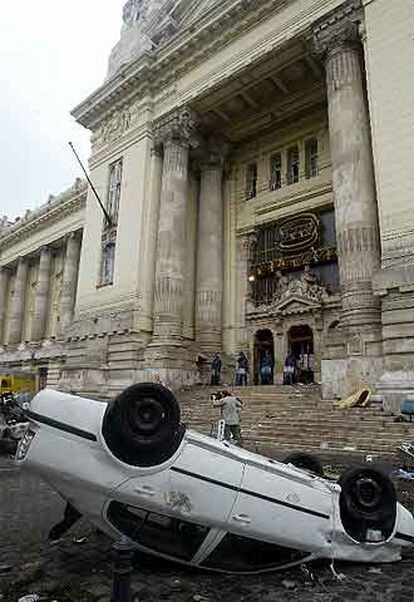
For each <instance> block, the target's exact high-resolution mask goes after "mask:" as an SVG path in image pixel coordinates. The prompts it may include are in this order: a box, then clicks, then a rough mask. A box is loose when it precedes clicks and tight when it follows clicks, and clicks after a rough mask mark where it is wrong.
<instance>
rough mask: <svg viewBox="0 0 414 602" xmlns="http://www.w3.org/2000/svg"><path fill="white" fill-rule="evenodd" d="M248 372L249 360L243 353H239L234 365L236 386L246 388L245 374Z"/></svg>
mask: <svg viewBox="0 0 414 602" xmlns="http://www.w3.org/2000/svg"><path fill="white" fill-rule="evenodd" d="M248 370H249V360H248V359H247V357H246V354H245V353H244V351H240V353H239V357H238V358H237V364H236V386H239V387H242V386H245V387H247V372H248Z"/></svg>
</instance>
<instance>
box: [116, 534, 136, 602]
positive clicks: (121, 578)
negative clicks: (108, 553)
mask: <svg viewBox="0 0 414 602" xmlns="http://www.w3.org/2000/svg"><path fill="white" fill-rule="evenodd" d="M112 549H113V550H114V552H115V562H114V569H113V575H114V580H113V584H112V595H111V602H132V592H131V574H132V571H133V567H132V557H133V554H134V548H133V547H132V545H131V544H130V542H129V540H128V538H127V537H122V538H121V540H120V541H118V542H116V543H114V544H113V546H112Z"/></svg>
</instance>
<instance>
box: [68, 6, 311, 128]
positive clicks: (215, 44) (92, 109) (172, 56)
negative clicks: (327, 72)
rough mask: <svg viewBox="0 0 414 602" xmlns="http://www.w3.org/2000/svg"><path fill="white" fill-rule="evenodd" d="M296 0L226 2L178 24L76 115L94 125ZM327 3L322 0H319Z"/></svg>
mask: <svg viewBox="0 0 414 602" xmlns="http://www.w3.org/2000/svg"><path fill="white" fill-rule="evenodd" d="M292 1H293V0H265V1H264V2H263V1H262V0H235V1H233V2H223V4H222V6H221V10H220V11H217V12H216V13H215V14H214V15H213V18H211V17H212V15H211V14H207V15H206V16H205V17H204V18H203V19H201V20H200V21H197V22H194V23H191V24H190V26H189V27H187V29H186V28H184V29H182V30H180V31H179V32H178V33H177V34H176V35H175V36H173V37H172V38H169V39H168V40H167V41H166V42H165V43H163V44H162V45H161V46H159V47H157V48H156V49H155V50H154V51H152V52H145V53H144V54H143V55H141V56H140V57H139V58H138V59H137V60H136V61H132V62H131V63H129V64H128V65H126V66H125V67H124V68H122V69H121V70H120V71H119V72H117V73H116V74H115V75H114V76H113V77H112V78H111V79H110V80H108V81H107V82H105V83H104V84H103V85H102V86H101V87H100V88H98V89H97V90H96V91H95V92H94V93H93V94H91V95H90V96H89V97H88V98H87V99H86V100H85V101H84V102H82V103H81V104H79V105H78V106H77V107H75V109H74V110H73V111H72V115H73V116H74V117H75V119H76V120H77V121H78V122H79V123H81V124H82V125H84V126H85V127H88V128H90V129H93V128H94V127H95V126H96V124H97V123H98V122H99V121H100V120H101V119H102V118H103V117H104V116H105V114H106V113H107V112H108V111H111V110H112V111H113V110H114V106H115V105H116V103H118V104H119V105H120V106H121V105H123V104H124V103H125V104H126V103H127V102H129V101H130V100H131V98H133V97H135V96H137V95H142V94H143V93H145V92H147V93H149V94H151V95H155V94H156V92H157V91H158V90H159V89H160V87H161V86H165V85H168V83H170V82H172V81H174V80H175V79H177V77H179V76H180V75H181V74H182V73H185V72H187V71H188V70H189V69H191V68H192V67H194V66H196V65H197V64H199V63H200V62H203V61H205V60H206V59H208V58H209V56H211V55H212V54H213V53H215V52H217V51H218V50H219V49H220V48H221V47H223V46H224V45H226V44H227V43H229V42H230V41H232V40H234V38H235V37H236V36H238V35H239V34H241V33H245V32H246V30H247V29H249V28H250V27H252V26H256V25H257V24H258V23H259V22H260V21H261V20H263V19H264V18H266V17H267V16H268V15H269V14H270V13H272V12H273V11H274V10H277V11H280V10H281V9H282V8H284V7H285V6H287V5H288V4H290V3H291V2H292ZM321 5H323V0H321Z"/></svg>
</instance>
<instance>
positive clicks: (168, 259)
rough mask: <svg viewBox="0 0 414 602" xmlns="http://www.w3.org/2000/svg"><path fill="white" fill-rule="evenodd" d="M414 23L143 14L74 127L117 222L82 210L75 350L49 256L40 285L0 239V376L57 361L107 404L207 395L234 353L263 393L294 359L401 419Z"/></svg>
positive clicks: (249, 7) (157, 6)
mask: <svg viewBox="0 0 414 602" xmlns="http://www.w3.org/2000/svg"><path fill="white" fill-rule="evenodd" d="M410 11H411V14H410ZM412 12H413V7H412V6H410V3H408V2H406V0H393V2H392V3H391V2H388V1H387V0H348V1H347V2H345V3H344V2H342V1H341V0H339V1H338V0H323V1H322V0H284V1H280V0H240V1H239V2H234V1H233V0H232V1H230V0H220V2H219V1H217V0H181V2H176V3H174V5H172V4H171V3H170V2H168V1H166V0H129V2H127V3H126V5H125V9H124V13H123V18H124V24H123V27H122V32H121V39H120V41H119V43H118V44H117V46H116V47H115V48H114V50H113V51H112V53H111V55H110V60H109V69H108V76H107V79H106V80H105V82H104V83H103V85H102V86H101V87H100V88H99V89H98V90H96V91H95V92H94V93H93V94H92V95H91V96H90V97H88V98H87V99H86V100H85V101H84V102H83V103H82V104H80V105H79V106H78V107H77V108H76V109H74V111H73V115H74V116H75V118H76V119H77V121H78V122H79V123H81V124H82V125H84V126H85V127H86V128H88V129H89V130H90V131H91V132H92V155H91V158H90V175H91V178H92V180H93V182H94V185H95V187H96V189H97V191H98V193H99V195H100V196H101V198H102V199H103V201H104V202H105V203H106V207H107V210H108V212H109V215H110V221H108V220H106V219H105V217H104V216H103V215H102V212H101V210H100V208H99V206H98V204H97V203H96V200H95V198H94V195H93V193H92V191H91V190H88V192H87V200H86V204H85V208H84V211H82V223H81V224H80V225H79V227H78V230H83V237H82V247H81V253H80V263H79V275H78V277H77V278H76V273H75V269H74V267H73V266H74V264H75V260H74V259H73V261H72V263H71V262H70V261H69V263H70V264H71V265H72V267H71V268H70V270H71V272H70V273H71V278H73V280H72V287H71V289H70V290H71V293H70V295H69V292H68V291H69V288H70V287H69V285H68V284H67V283H66V284H67V286H66V287H65V283H63V284H62V291H66V298H67V299H68V298H69V296H70V298H71V299H73V298H74V297H73V294H74V293H73V288H74V287H75V288H76V291H77V292H76V302H75V306H74V308H72V306H71V310H70V311H69V310H67V311H65V312H61V313H59V323H61V322H62V323H63V324H64V327H63V328H61V329H60V330H59V328H57V327H56V325H55V326H51V325H50V324H55V322H56V319H57V318H51V317H50V316H52V315H56V312H55V314H54V313H53V311H52V309H51V307H52V305H53V304H51V303H50V299H51V292H50V282H51V279H50V275H51V270H52V267H51V266H53V265H55V263H56V259H55V256H54V255H53V259H51V257H50V253H49V252H48V251H47V250H46V249H44V248H43V247H44V246H45V244H47V245H49V243H50V242H53V243H54V241H49V240H47V241H46V240H45V242H40V243H39V246H38V247H37V249H35V250H33V251H34V252H35V254H36V253H37V257H38V258H36V259H35V261H34V264H33V265H32V263H31V262H29V266H30V267H28V263H27V262H26V261H25V260H24V257H25V256H26V255H27V252H25V253H23V249H22V250H20V251H19V250H18V245H17V243H16V242H15V241H14V239H13V233H14V236H15V237H16V235H17V232H18V231H20V229H21V228H24V227H25V226H24V224H23V223H22V224H21V225H20V224H18V225H17V226H16V225H14V226H11V227H10V226H4V227H3V233H2V234H1V235H0V236H1V238H0V265H1V266H2V267H3V270H2V278H6V280H7V279H10V278H11V282H13V284H12V285H8V286H9V287H10V286H12V290H13V298H14V299H17V303H16V302H15V301H13V303H11V301H10V298H11V297H10V294H11V293H10V291H9V289H8V288H7V287H6V285H3V287H2V291H3V292H2V293H1V296H0V320H2V321H3V325H2V337H3V344H4V345H6V346H4V347H3V349H4V351H3V353H2V354H1V355H0V363H5V362H6V363H7V362H9V363H10V362H19V361H25V358H27V357H28V355H27V354H29V355H30V351H29V350H30V349H31V348H32V346H33V345H35V346H36V349H38V348H39V349H42V350H44V349H51V348H53V349H54V350H55V351H53V353H55V355H53V357H52V355H51V357H50V358H47V357H46V356H44V359H45V361H46V359H47V361H49V362H50V365H51V366H57V365H59V386H60V387H62V388H65V389H72V390H77V391H82V392H85V393H87V392H93V393H96V392H100V393H101V394H104V395H111V394H113V393H114V392H116V391H118V390H119V389H120V388H121V387H123V386H125V385H127V384H129V383H130V382H131V381H133V380H137V379H143V378H150V377H151V374H152V373H153V372H154V370H157V371H159V372H160V373H161V376H162V378H163V379H165V380H167V381H169V382H172V383H192V382H197V381H198V380H200V378H202V375H203V370H204V367H205V366H207V365H208V363H209V361H210V358H211V356H212V354H213V353H214V352H216V351H220V352H221V353H222V355H223V358H224V359H225V362H226V364H228V365H229V366H232V365H234V359H235V357H236V356H237V354H238V352H239V350H240V349H243V350H245V351H246V352H248V354H249V356H250V362H251V367H252V370H251V372H252V379H253V380H256V381H257V380H258V379H259V375H258V363H259V358H260V355H261V354H262V353H263V352H264V351H265V350H269V351H270V352H271V353H272V355H273V357H274V360H275V379H276V380H277V381H280V380H281V377H282V376H281V375H282V368H283V363H284V359H285V357H286V354H287V353H288V352H289V351H292V350H294V351H295V353H298V354H299V353H302V354H304V353H306V354H310V355H312V357H313V363H314V365H313V368H314V371H315V374H316V378H317V380H320V381H321V382H322V389H323V394H324V396H325V397H333V396H338V395H339V396H340V395H343V394H345V393H347V392H349V391H351V390H353V389H355V388H356V387H357V386H359V385H360V384H362V383H364V384H369V385H371V386H375V388H376V389H377V390H378V392H381V393H382V394H383V395H384V397H387V399H391V400H395V401H396V402H397V401H398V399H400V398H401V397H402V396H404V395H405V394H406V393H407V392H408V391H409V390H410V389H412V388H413V384H412V383H413V382H414V212H413V210H412V206H413V201H412V194H413V193H412V190H413V189H414V187H413V184H414V182H413V179H414V171H413V170H412V165H411V164H412V151H411V141H412V139H413V133H414V132H413V122H414V120H413V117H414V111H413V108H414V107H413V104H414V101H413V98H414V96H413V83H412V78H411V77H410V72H409V69H410V65H411V64H412V58H413V56H412V55H413V46H412V39H411V29H410V23H412V16H413V15H412ZM75 196H76V195H75ZM52 213H53V210H52ZM75 214H77V213H76V211H75V212H74V214H73V215H75ZM51 215H52V214H51ZM65 234H66V232H65ZM44 238H45V239H46V238H47V237H44ZM75 238H76V237H75ZM27 240H31V239H30V238H29V239H27ZM59 240H61V239H60V238H59ZM62 240H63V238H62ZM70 240H73V238H72V239H70ZM76 240H77V241H78V242H79V241H80V239H78V238H76ZM66 244H67V245H69V243H68V242H67V243H66ZM73 244H74V243H73ZM79 244H80V242H79ZM58 246H59V245H58ZM59 248H60V247H59ZM38 249H40V251H38ZM33 251H32V250H31V249H30V250H29V251H28V252H29V253H30V254H31V255H30V256H31V257H32V253H33ZM39 253H40V254H39ZM66 253H67V255H68V256H70V257H73V258H74V257H75V251H74V250H73V251H71V253H69V247H68V249H67V251H66ZM20 257H23V260H20V259H19V258H20ZM31 261H32V260H31ZM3 274H7V276H4V275H3ZM68 274H69V268H68V270H67V275H68ZM68 277H69V276H68ZM75 280H77V283H75ZM8 291H9V292H8ZM29 291H35V292H33V294H32V296H31V295H30V294H29ZM16 295H17V296H16ZM24 296H25V303H23V301H22V299H23V297H24ZM62 298H63V299H64V298H65V294H64V293H63V292H62ZM46 299H49V301H48V302H47V307H48V309H45V307H46V301H45V300H46ZM67 307H69V305H68V302H67ZM46 315H47V316H49V321H48V323H47V324H48V325H47V326H45V320H46V318H45V316H46ZM1 316H3V318H1ZM23 317H24V319H23ZM53 320H55V322H54V321H53ZM53 328H55V330H53ZM28 329H29V330H28ZM51 339H53V343H51V342H50V341H51ZM39 341H43V343H41V344H40V343H39ZM36 353H40V352H38V351H35V354H36ZM42 353H43V351H42ZM25 354H26V355H25ZM35 359H36V361H37V356H35ZM40 359H41V358H40V356H39V360H40ZM53 373H55V374H57V371H56V370H55V372H54V371H53V369H52V374H53ZM50 380H51V382H53V378H52V377H51V379H50Z"/></svg>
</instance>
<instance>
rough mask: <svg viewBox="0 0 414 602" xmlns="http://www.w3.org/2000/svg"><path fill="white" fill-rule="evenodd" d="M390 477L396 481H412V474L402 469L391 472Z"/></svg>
mask: <svg viewBox="0 0 414 602" xmlns="http://www.w3.org/2000/svg"><path fill="white" fill-rule="evenodd" d="M391 476H393V477H396V478H398V479H406V480H407V481H412V480H414V472H409V471H407V470H403V469H402V468H396V469H395V470H393V471H392V473H391Z"/></svg>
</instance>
